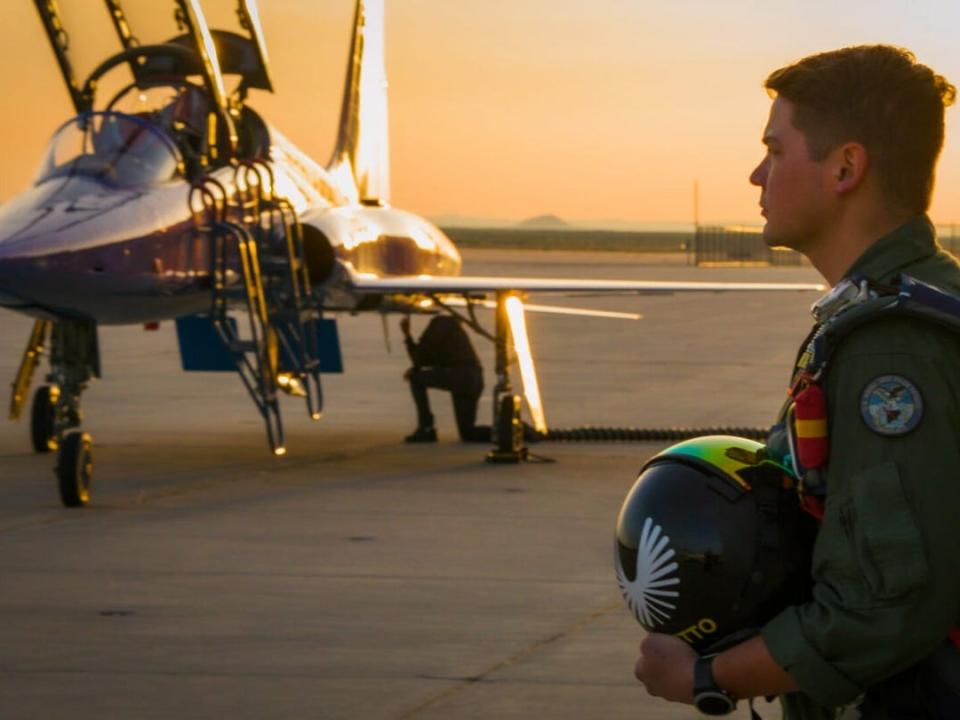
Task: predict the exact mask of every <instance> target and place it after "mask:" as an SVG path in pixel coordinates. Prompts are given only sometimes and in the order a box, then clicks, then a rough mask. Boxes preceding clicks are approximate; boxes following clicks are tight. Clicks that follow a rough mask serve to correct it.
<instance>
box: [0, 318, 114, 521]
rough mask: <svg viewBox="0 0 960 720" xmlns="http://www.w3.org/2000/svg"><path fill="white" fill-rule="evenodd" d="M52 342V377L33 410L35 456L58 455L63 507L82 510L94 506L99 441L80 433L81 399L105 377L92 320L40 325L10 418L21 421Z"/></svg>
mask: <svg viewBox="0 0 960 720" xmlns="http://www.w3.org/2000/svg"><path fill="white" fill-rule="evenodd" d="M48 340H49V343H50V374H49V375H47V383H48V384H46V385H42V386H41V387H39V388H37V391H36V392H35V393H34V395H33V404H32V405H31V408H30V440H31V443H32V445H33V449H34V452H37V453H47V452H53V451H56V452H57V464H56V468H55V473H56V477H57V488H58V490H59V493H60V500H61V502H62V503H63V504H64V505H65V506H67V507H82V506H84V505H86V504H87V503H88V502H89V501H90V483H91V480H92V478H93V440H92V438H91V437H90V435H89V434H87V433H85V432H82V431H81V430H79V427H80V424H81V422H82V420H83V414H82V413H81V411H80V397H81V395H82V394H83V391H84V390H85V389H86V387H87V383H88V382H89V381H90V379H91V378H93V377H100V352H99V348H98V344H97V326H96V323H94V322H91V321H87V320H57V321H55V322H54V321H49V320H37V321H36V323H34V326H33V332H32V333H31V335H30V340H29V342H28V343H27V349H26V351H25V352H24V356H23V361H22V362H21V363H20V369H19V371H18V372H17V377H16V380H15V381H14V384H13V389H14V391H13V398H12V400H11V402H10V418H11V419H17V418H18V417H20V414H21V412H22V410H23V406H24V404H25V402H26V395H27V390H28V389H29V387H30V382H31V380H32V378H33V374H34V372H35V370H36V368H37V365H38V364H39V362H40V356H41V355H42V354H43V352H44V349H45V346H46V344H47V342H48Z"/></svg>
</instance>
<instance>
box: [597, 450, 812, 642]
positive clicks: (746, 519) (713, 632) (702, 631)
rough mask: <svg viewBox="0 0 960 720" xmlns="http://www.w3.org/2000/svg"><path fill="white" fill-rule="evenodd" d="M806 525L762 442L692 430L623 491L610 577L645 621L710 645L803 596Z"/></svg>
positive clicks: (748, 629) (749, 630) (788, 480)
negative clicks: (694, 434) (693, 433)
mask: <svg viewBox="0 0 960 720" xmlns="http://www.w3.org/2000/svg"><path fill="white" fill-rule="evenodd" d="M815 532H816V525H815V523H814V521H813V519H812V518H811V517H809V516H808V515H806V514H805V513H804V512H803V511H802V510H801V509H800V504H799V501H798V498H797V492H796V479H795V478H794V477H793V475H792V474H791V473H790V472H789V471H788V470H787V469H786V468H784V467H783V466H782V465H779V464H778V463H775V462H773V461H771V460H768V459H766V458H765V457H764V446H763V445H762V444H761V443H758V442H754V441H752V440H747V439H744V438H738V437H729V436H724V435H716V436H709V437H702V438H695V439H693V440H687V441H686V442H682V443H679V444H677V445H674V446H672V447H669V448H667V449H666V450H664V451H663V452H661V453H659V454H658V455H655V456H654V457H653V458H652V459H651V460H650V461H649V462H648V463H647V464H646V465H644V467H643V469H642V470H641V471H640V477H639V478H637V482H636V484H634V486H633V488H632V489H631V490H630V492H629V493H628V494H627V497H626V500H624V502H623V507H622V508H621V509H620V516H619V518H617V532H616V549H615V553H614V556H615V558H614V562H615V565H616V569H617V580H618V581H619V583H620V590H621V591H622V592H623V597H624V599H625V600H626V602H627V605H628V607H629V608H630V610H631V611H632V612H633V614H634V616H635V617H636V618H637V621H638V622H639V623H640V624H641V625H642V626H643V627H644V629H646V630H648V631H650V632H659V633H668V634H671V635H676V636H677V637H680V638H682V639H683V640H686V641H687V642H688V643H690V644H691V645H692V646H693V647H694V649H695V650H697V651H698V652H703V651H705V650H707V649H709V650H711V651H717V650H718V649H720V648H722V647H726V646H728V645H732V644H735V643H736V642H739V641H741V640H742V639H744V638H746V637H748V636H749V635H751V634H753V633H755V632H756V630H757V629H758V628H759V627H760V626H762V625H763V624H764V623H765V622H766V621H767V620H769V619H770V618H772V617H773V616H774V615H775V614H777V613H778V612H779V611H780V610H782V609H783V608H784V607H786V606H787V605H790V604H796V603H798V602H802V601H803V600H804V599H805V598H806V597H808V596H809V590H810V586H811V584H812V583H811V580H810V552H811V549H812V540H813V535H814V533H815Z"/></svg>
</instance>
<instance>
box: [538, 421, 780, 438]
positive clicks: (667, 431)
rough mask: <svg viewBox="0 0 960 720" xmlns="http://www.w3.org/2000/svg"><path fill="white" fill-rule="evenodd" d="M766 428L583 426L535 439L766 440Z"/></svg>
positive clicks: (551, 430)
mask: <svg viewBox="0 0 960 720" xmlns="http://www.w3.org/2000/svg"><path fill="white" fill-rule="evenodd" d="M768 432H769V430H768V428H758V427H706V428H679V427H673V428H615V427H593V426H590V425H586V426H584V427H578V428H551V429H550V430H547V433H546V434H545V435H541V436H539V437H538V440H539V442H650V441H654V442H660V441H665V440H689V439H690V438H695V437H702V436H704V435H735V436H737V437H744V438H751V439H753V440H765V439H766V437H767V433H768Z"/></svg>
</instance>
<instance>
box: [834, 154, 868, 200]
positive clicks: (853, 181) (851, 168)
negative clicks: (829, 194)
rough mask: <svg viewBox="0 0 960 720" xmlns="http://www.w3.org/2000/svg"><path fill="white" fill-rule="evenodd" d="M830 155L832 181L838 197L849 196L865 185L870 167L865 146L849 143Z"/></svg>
mask: <svg viewBox="0 0 960 720" xmlns="http://www.w3.org/2000/svg"><path fill="white" fill-rule="evenodd" d="M830 155H831V158H830V170H831V173H832V176H831V178H830V179H831V181H832V183H833V189H834V190H835V191H836V193H837V194H838V195H847V194H848V193H850V192H852V191H853V190H855V189H857V188H858V187H860V185H862V184H863V180H864V178H865V177H866V174H867V168H868V167H869V166H870V156H869V155H868V154H867V149H866V148H865V147H864V146H863V145H861V144H860V143H858V142H847V143H844V144H843V145H841V146H840V147H838V148H837V149H836V150H834V151H833V152H832V153H831V154H830Z"/></svg>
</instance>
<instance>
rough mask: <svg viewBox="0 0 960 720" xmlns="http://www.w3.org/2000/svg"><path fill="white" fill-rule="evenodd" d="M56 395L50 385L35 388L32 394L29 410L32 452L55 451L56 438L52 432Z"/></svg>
mask: <svg viewBox="0 0 960 720" xmlns="http://www.w3.org/2000/svg"><path fill="white" fill-rule="evenodd" d="M57 394H58V393H57V392H56V389H55V388H53V387H51V386H50V385H43V386H41V387H39V388H37V391H36V392H35V393H34V394H33V406H32V407H31V409H30V441H31V442H32V443H33V451H34V452H38V453H46V452H50V451H51V450H56V449H57V436H56V432H55V431H54V419H55V416H56V414H55V409H56V406H57Z"/></svg>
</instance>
